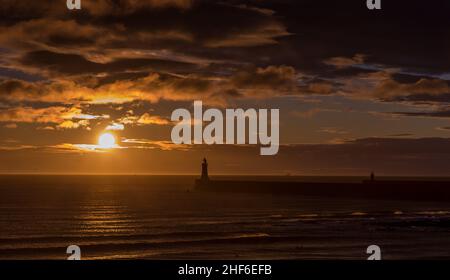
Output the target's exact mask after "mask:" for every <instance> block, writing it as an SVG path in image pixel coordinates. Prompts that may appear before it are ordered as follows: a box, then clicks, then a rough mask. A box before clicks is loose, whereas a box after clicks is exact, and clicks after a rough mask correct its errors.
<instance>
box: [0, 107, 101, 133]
mask: <svg viewBox="0 0 450 280" xmlns="http://www.w3.org/2000/svg"><path fill="white" fill-rule="evenodd" d="M104 118H109V116H105V115H103V116H96V115H90V114H84V113H82V110H81V109H79V108H76V107H71V108H67V107H63V106H53V107H46V108H32V107H14V108H9V109H6V110H0V122H15V123H33V124H57V126H56V128H58V129H77V128H85V129H88V130H90V127H89V121H90V120H95V119H104ZM51 128H52V127H51V126H44V127H40V129H45V130H49V129H51Z"/></svg>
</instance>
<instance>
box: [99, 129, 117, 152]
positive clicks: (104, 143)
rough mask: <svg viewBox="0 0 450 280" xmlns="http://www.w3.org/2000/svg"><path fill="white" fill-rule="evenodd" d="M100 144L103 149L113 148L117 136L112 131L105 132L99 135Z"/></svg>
mask: <svg viewBox="0 0 450 280" xmlns="http://www.w3.org/2000/svg"><path fill="white" fill-rule="evenodd" d="M98 146H99V147H100V148H102V149H111V148H114V147H115V146H116V138H115V137H114V135H112V134H111V133H103V134H102V135H100V137H98Z"/></svg>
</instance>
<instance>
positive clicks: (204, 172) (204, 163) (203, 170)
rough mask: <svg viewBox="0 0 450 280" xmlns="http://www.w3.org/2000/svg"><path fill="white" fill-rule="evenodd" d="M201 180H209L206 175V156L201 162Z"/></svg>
mask: <svg viewBox="0 0 450 280" xmlns="http://www.w3.org/2000/svg"><path fill="white" fill-rule="evenodd" d="M200 179H201V180H202V181H203V182H207V181H209V176H208V161H207V160H206V158H204V159H203V162H202V177H201V178H200Z"/></svg>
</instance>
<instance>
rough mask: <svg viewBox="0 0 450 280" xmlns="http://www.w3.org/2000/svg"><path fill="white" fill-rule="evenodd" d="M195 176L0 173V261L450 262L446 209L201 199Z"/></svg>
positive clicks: (230, 196)
mask: <svg viewBox="0 0 450 280" xmlns="http://www.w3.org/2000/svg"><path fill="white" fill-rule="evenodd" d="M195 179H196V177H195V176H141V175H140V176H137V175H136V176H133V175H83V176H82V175H70V176H69V175H65V176H63V175H58V176H57V175H4V176H0V259H2V260H6V259H13V260H29V259H35V260H37V259H41V260H42V259H44V260H47V259H52V260H53V259H61V260H62V259H67V258H68V257H69V256H70V254H67V247H68V246H70V245H77V246H79V248H80V250H81V258H82V259H85V260H104V259H121V260H126V259H158V260H160V259H162V260H187V259H204V260H287V259H295V260H322V259H326V260H365V259H367V258H368V257H369V256H370V254H368V253H367V248H368V247H369V246H370V245H377V246H378V247H379V248H380V250H381V258H382V259H450V205H449V203H443V202H439V203H438V202H426V201H423V202H418V201H414V202H409V201H380V200H357V199H342V198H339V199H338V198H333V197H329V198H323V197H303V196H292V195H273V194H263V193H262V194H255V193H252V194H243V193H214V192H202V191H198V190H195V188H194V180H195ZM221 179H223V178H221ZM227 179H230V180H231V179H235V180H247V179H248V180H279V178H278V179H277V178H269V177H249V176H246V177H227ZM288 179H289V178H288ZM294 179H295V180H306V181H308V180H318V181H320V180H322V181H324V180H328V181H336V180H338V181H343V180H347V181H349V182H350V181H355V180H360V178H356V177H339V178H337V177H336V178H331V177H327V178H319V177H314V178H312V177H311V178H308V177H301V178H292V180H294Z"/></svg>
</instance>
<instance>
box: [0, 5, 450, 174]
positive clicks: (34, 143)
mask: <svg viewBox="0 0 450 280" xmlns="http://www.w3.org/2000/svg"><path fill="white" fill-rule="evenodd" d="M392 2H395V3H392ZM430 2H433V3H427V2H426V1H383V9H382V10H381V11H369V10H368V9H367V8H366V1H365V0H351V1H317V0H314V1H313V0H302V1H299V0H268V1H263V0H254V1H238V0H236V1H214V0H208V1H206V0H205V1H200V0H199V1H196V0H142V1H137V0H117V1H113V0H82V10H80V11H69V10H68V9H67V8H66V1H65V0H57V1H50V0H40V1H34V0H21V1H13V0H0V173H112V174H122V173H132V174H141V173H152V174H193V173H199V172H200V171H199V169H200V162H201V159H202V158H203V156H206V157H207V158H208V159H209V162H210V167H211V173H212V174H286V173H291V174H299V175H303V174H306V175H365V174H368V173H369V172H371V171H372V170H373V171H375V172H376V173H377V174H382V175H449V174H450V138H449V137H450V17H449V16H448V14H449V11H450V3H449V2H448V1H441V0H436V1H430ZM424 3H427V4H426V5H425V4H424ZM194 100H201V101H203V104H204V106H205V107H215V108H222V109H224V108H268V109H271V108H277V109H280V139H281V147H280V151H279V153H278V155H276V156H260V155H259V146H229V145H220V146H219V145H216V146H203V145H182V146H178V145H174V144H172V143H171V139H170V133H171V129H172V127H173V125H174V123H172V122H171V121H170V116H171V113H172V111H173V110H174V109H177V108H187V109H189V110H191V111H192V110H193V108H192V105H193V101H194ZM104 133H110V134H111V135H113V136H114V137H115V138H116V143H114V144H111V143H110V144H111V145H109V147H107V148H108V149H102V147H100V146H99V137H100V136H101V135H102V134H104ZM104 140H108V139H104ZM106 143H107V142H106Z"/></svg>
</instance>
